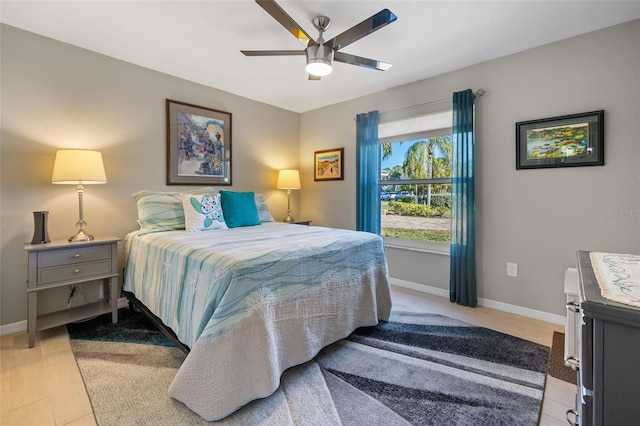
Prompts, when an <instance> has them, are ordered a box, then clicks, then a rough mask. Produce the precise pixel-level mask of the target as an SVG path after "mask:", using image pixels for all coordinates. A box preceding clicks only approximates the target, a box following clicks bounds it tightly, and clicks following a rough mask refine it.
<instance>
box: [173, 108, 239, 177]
mask: <svg viewBox="0 0 640 426" xmlns="http://www.w3.org/2000/svg"><path fill="white" fill-rule="evenodd" d="M166 106H167V185H204V186H207V185H231V113H228V112H224V111H218V110H215V109H210V108H205V107H200V106H196V105H191V104H187V103H183V102H177V101H173V100H171V99H167V101H166Z"/></svg>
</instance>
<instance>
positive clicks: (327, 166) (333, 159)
mask: <svg viewBox="0 0 640 426" xmlns="http://www.w3.org/2000/svg"><path fill="white" fill-rule="evenodd" d="M343 157H344V148H337V149H328V150H325V151H316V152H315V154H314V160H313V165H314V170H315V171H314V174H313V180H344V168H343V164H344V163H343V161H342V159H343Z"/></svg>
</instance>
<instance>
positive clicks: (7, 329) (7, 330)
mask: <svg viewBox="0 0 640 426" xmlns="http://www.w3.org/2000/svg"><path fill="white" fill-rule="evenodd" d="M21 331H27V320H24V321H18V322H13V323H11V324H6V325H0V336H6V335H8V334H13V333H20V332H21Z"/></svg>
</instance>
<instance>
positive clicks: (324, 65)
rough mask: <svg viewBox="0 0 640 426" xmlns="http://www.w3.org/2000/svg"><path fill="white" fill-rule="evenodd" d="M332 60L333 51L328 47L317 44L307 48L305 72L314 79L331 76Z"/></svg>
mask: <svg viewBox="0 0 640 426" xmlns="http://www.w3.org/2000/svg"><path fill="white" fill-rule="evenodd" d="M332 59H333V50H332V49H331V48H329V47H328V46H325V45H323V44H319V45H317V46H310V47H308V48H307V66H306V67H305V69H306V71H307V72H308V73H309V74H311V75H315V76H316V77H324V76H325V75H329V74H331V71H333V69H332V67H331V60H332Z"/></svg>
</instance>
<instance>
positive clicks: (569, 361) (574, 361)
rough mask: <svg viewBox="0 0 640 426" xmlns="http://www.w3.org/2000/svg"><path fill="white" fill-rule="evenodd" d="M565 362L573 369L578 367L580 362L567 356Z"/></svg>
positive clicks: (573, 357)
mask: <svg viewBox="0 0 640 426" xmlns="http://www.w3.org/2000/svg"><path fill="white" fill-rule="evenodd" d="M565 361H566V362H567V364H569V365H572V366H573V367H580V360H579V359H578V358H576V357H575V356H568V357H567V359H565Z"/></svg>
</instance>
